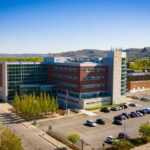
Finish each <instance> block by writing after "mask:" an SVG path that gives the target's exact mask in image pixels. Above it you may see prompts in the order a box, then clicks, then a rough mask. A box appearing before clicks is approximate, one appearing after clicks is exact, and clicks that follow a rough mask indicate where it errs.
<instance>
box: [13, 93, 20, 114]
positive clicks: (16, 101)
mask: <svg viewBox="0 0 150 150" xmlns="http://www.w3.org/2000/svg"><path fill="white" fill-rule="evenodd" d="M12 105H13V107H14V108H15V110H16V112H17V113H18V112H19V105H20V97H19V95H18V94H17V92H16V93H15V96H14V100H13V102H12Z"/></svg>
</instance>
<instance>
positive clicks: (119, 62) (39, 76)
mask: <svg viewBox="0 0 150 150" xmlns="http://www.w3.org/2000/svg"><path fill="white" fill-rule="evenodd" d="M16 91H17V92H18V93H19V94H23V93H30V92H33V91H36V92H37V93H38V92H39V91H47V92H56V93H57V97H58V101H59V105H60V106H63V107H68V108H70V107H72V108H87V107H93V106H97V105H103V104H110V103H120V102H124V100H125V94H126V53H124V52H122V51H110V52H108V56H107V57H104V58H99V57H95V58H67V57H46V58H45V59H44V62H42V63H23V62H19V63H10V62H5V63H1V64H0V97H1V99H3V100H4V101H7V100H8V101H9V100H12V99H13V96H14V93H15V92H16Z"/></svg>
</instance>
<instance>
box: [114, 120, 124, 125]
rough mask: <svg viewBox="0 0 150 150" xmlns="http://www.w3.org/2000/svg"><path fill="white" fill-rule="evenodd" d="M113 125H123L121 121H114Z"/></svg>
mask: <svg viewBox="0 0 150 150" xmlns="http://www.w3.org/2000/svg"><path fill="white" fill-rule="evenodd" d="M113 124H115V125H122V122H121V121H120V120H116V119H115V120H114V121H113Z"/></svg>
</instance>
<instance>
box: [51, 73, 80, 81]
mask: <svg viewBox="0 0 150 150" xmlns="http://www.w3.org/2000/svg"><path fill="white" fill-rule="evenodd" d="M53 76H54V77H57V78H63V79H70V80H78V77H77V76H72V75H63V74H54V75H53Z"/></svg>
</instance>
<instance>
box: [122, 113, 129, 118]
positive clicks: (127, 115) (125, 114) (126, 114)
mask: <svg viewBox="0 0 150 150" xmlns="http://www.w3.org/2000/svg"><path fill="white" fill-rule="evenodd" d="M122 115H124V116H125V117H126V118H127V119H129V118H130V116H129V114H128V113H122Z"/></svg>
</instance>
